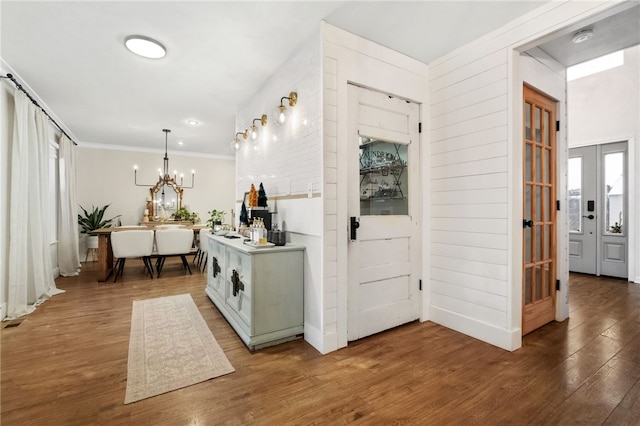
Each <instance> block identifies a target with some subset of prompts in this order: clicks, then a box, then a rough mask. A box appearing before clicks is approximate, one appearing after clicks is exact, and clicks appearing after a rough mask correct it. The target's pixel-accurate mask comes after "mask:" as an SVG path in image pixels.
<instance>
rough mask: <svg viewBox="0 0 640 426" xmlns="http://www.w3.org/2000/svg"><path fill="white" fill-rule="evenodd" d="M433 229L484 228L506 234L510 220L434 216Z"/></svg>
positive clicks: (474, 230)
mask: <svg viewBox="0 0 640 426" xmlns="http://www.w3.org/2000/svg"><path fill="white" fill-rule="evenodd" d="M431 223H432V226H431V229H432V230H434V231H436V230H441V231H460V232H476V231H478V230H482V232H487V233H491V234H506V233H507V225H508V222H507V220H506V219H494V218H491V219H478V218H473V219H469V218H457V217H445V218H442V217H434V218H432V219H431Z"/></svg>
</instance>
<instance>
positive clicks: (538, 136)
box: [534, 107, 542, 143]
mask: <svg viewBox="0 0 640 426" xmlns="http://www.w3.org/2000/svg"><path fill="white" fill-rule="evenodd" d="M534 115H535V118H534V120H535V129H536V142H538V143H540V142H541V136H542V129H541V128H540V108H538V107H536V108H534Z"/></svg>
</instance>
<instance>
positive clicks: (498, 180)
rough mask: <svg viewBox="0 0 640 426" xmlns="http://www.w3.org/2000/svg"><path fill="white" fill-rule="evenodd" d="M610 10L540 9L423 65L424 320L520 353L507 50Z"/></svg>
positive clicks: (517, 201) (517, 179)
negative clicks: (427, 209) (426, 177)
mask: <svg viewBox="0 0 640 426" xmlns="http://www.w3.org/2000/svg"><path fill="white" fill-rule="evenodd" d="M616 3H617V2H588V3H587V2H581V1H568V2H562V3H560V2H549V3H547V4H545V5H543V6H541V7H540V8H538V9H535V10H534V11H532V12H530V13H529V14H527V15H525V16H523V17H521V18H519V19H517V20H514V21H512V22H510V23H509V24H507V25H505V26H504V27H502V28H499V29H498V30H496V31H493V32H491V33H489V34H487V35H485V36H483V37H481V38H480V39H478V40H476V41H474V42H472V43H469V44H467V45H465V46H463V47H461V48H459V49H457V50H455V51H454V52H452V53H450V54H448V55H446V56H444V57H443V58H440V59H438V60H436V61H434V62H433V63H432V64H430V66H429V72H430V79H429V83H430V86H429V89H430V93H431V99H430V100H431V122H432V125H431V129H430V135H431V152H432V156H431V161H430V162H431V165H428V164H426V165H425V166H427V167H431V177H432V179H431V186H432V191H433V193H432V199H433V202H432V207H433V212H432V215H431V220H432V226H431V232H432V236H433V238H432V255H431V263H432V266H431V273H432V282H431V286H432V290H431V306H430V319H431V320H432V321H434V322H437V323H440V324H442V325H444V326H446V327H449V328H452V329H454V330H458V331H460V332H462V333H465V334H468V335H470V336H473V337H476V338H478V339H480V340H483V341H485V342H488V343H491V344H493V345H496V346H499V347H501V348H504V349H507V350H515V349H517V348H519V347H520V345H521V342H522V337H521V329H520V320H519V318H521V316H522V315H521V312H522V306H521V305H522V298H521V278H520V276H521V270H522V250H521V247H522V229H521V227H522V224H521V222H520V221H521V219H522V198H521V195H520V196H519V197H520V198H518V194H521V192H522V156H521V148H520V149H518V148H514V147H519V146H520V144H521V141H520V137H521V134H522V130H521V129H522V110H521V97H522V95H521V94H519V92H517V90H520V91H521V87H520V88H519V89H518V88H516V87H517V86H518V84H515V83H514V82H516V81H518V79H519V74H518V73H517V71H516V70H517V69H518V67H519V62H518V59H514V51H516V50H517V49H519V48H520V47H521V46H523V45H525V44H527V43H533V42H534V41H535V40H537V39H539V38H541V37H545V36H550V35H551V34H552V33H554V32H557V31H560V30H562V29H563V28H565V27H567V26H569V25H571V24H573V23H576V22H578V21H580V20H581V19H584V18H585V17H588V16H592V15H594V14H596V13H598V12H600V11H603V10H605V9H607V8H608V7H611V6H613V5H615V4H616ZM533 45H535V44H533Z"/></svg>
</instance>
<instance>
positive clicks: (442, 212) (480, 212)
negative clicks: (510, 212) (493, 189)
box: [431, 203, 507, 219]
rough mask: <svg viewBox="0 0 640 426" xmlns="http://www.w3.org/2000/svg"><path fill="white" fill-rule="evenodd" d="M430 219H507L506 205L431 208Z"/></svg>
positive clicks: (456, 205)
mask: <svg viewBox="0 0 640 426" xmlns="http://www.w3.org/2000/svg"><path fill="white" fill-rule="evenodd" d="M431 217H433V218H436V217H446V218H459V217H462V218H476V219H483V218H487V219H491V218H494V219H495V218H499V219H506V218H507V203H495V204H462V205H460V204H455V205H443V204H441V205H433V206H431Z"/></svg>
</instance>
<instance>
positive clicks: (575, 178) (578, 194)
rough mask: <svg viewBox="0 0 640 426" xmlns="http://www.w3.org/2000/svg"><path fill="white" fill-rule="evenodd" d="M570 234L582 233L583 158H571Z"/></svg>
mask: <svg viewBox="0 0 640 426" xmlns="http://www.w3.org/2000/svg"><path fill="white" fill-rule="evenodd" d="M568 175H569V177H568V182H567V185H568V192H569V193H568V199H569V232H582V157H574V158H569V169H568Z"/></svg>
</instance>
